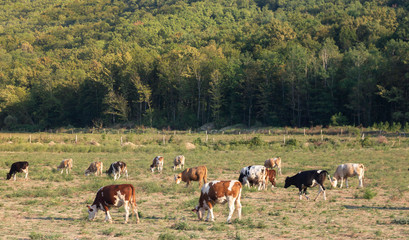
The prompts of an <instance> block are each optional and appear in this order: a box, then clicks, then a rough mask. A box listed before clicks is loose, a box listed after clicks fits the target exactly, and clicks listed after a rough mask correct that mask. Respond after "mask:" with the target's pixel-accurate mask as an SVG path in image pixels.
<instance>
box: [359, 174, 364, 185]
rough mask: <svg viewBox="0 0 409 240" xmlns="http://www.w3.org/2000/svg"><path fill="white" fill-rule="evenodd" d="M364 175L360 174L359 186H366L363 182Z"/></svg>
mask: <svg viewBox="0 0 409 240" xmlns="http://www.w3.org/2000/svg"><path fill="white" fill-rule="evenodd" d="M362 180H363V177H362V176H360V177H359V187H363V186H364V184H363V181H362Z"/></svg>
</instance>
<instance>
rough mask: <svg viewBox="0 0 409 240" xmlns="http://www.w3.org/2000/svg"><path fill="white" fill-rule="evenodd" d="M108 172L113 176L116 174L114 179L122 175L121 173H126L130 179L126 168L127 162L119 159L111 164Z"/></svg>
mask: <svg viewBox="0 0 409 240" xmlns="http://www.w3.org/2000/svg"><path fill="white" fill-rule="evenodd" d="M106 173H107V174H108V175H109V176H111V175H112V174H113V175H114V181H115V180H117V179H119V178H120V177H121V174H125V176H126V180H128V169H127V168H126V163H124V162H121V161H118V162H114V163H112V164H111V166H109V169H108V171H106Z"/></svg>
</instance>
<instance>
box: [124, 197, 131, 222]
mask: <svg viewBox="0 0 409 240" xmlns="http://www.w3.org/2000/svg"><path fill="white" fill-rule="evenodd" d="M124 208H125V223H128V220H129V208H130V206H129V202H128V201H125V203H124Z"/></svg>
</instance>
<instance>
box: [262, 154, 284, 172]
mask: <svg viewBox="0 0 409 240" xmlns="http://www.w3.org/2000/svg"><path fill="white" fill-rule="evenodd" d="M264 167H266V168H267V169H268V168H275V167H277V171H278V174H280V175H282V174H281V157H277V158H269V159H267V160H266V161H265V162H264Z"/></svg>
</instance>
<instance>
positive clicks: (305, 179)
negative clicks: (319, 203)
mask: <svg viewBox="0 0 409 240" xmlns="http://www.w3.org/2000/svg"><path fill="white" fill-rule="evenodd" d="M326 177H328V179H329V180H331V179H330V176H329V174H328V172H327V171H325V170H310V171H304V172H299V173H297V174H296V175H294V176H292V177H287V178H286V179H285V185H284V188H288V187H289V186H291V185H294V186H296V187H297V188H298V190H299V191H300V200H301V199H302V195H303V194H304V196H305V198H306V199H307V200H309V199H310V198H309V197H308V196H307V188H309V187H314V186H316V185H319V187H320V189H319V190H318V194H317V196H316V197H315V199H314V201H315V200H317V198H318V196H319V195H320V193H321V192H322V191H323V192H324V200H326V196H325V187H324V181H325V178H326Z"/></svg>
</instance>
